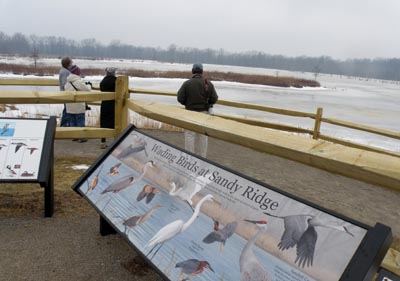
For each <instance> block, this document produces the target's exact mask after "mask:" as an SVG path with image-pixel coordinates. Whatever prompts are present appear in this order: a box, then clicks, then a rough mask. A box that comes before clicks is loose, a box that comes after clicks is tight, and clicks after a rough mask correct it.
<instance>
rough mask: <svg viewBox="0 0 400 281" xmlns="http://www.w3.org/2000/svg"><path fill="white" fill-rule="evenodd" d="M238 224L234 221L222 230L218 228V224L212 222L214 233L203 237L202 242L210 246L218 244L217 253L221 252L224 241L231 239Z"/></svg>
mask: <svg viewBox="0 0 400 281" xmlns="http://www.w3.org/2000/svg"><path fill="white" fill-rule="evenodd" d="M237 225H238V223H237V222H236V221H233V222H230V223H227V224H226V225H225V226H224V227H223V228H219V222H218V221H216V220H215V221H214V231H213V232H211V233H210V234H208V235H207V236H206V237H204V239H203V242H204V243H206V244H211V243H214V242H220V246H219V252H220V253H221V252H222V246H225V242H226V240H227V239H228V238H229V237H231V236H232V235H233V234H234V233H235V231H236V228H237Z"/></svg>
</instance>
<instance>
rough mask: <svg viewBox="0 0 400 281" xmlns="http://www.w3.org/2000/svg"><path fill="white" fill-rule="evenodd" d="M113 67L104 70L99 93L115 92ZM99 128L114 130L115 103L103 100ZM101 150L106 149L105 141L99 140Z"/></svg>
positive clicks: (114, 70)
mask: <svg viewBox="0 0 400 281" xmlns="http://www.w3.org/2000/svg"><path fill="white" fill-rule="evenodd" d="M116 70H117V69H116V68H115V67H107V68H106V76H105V77H104V78H103V80H101V82H100V91H102V92H115V81H116V80H117V77H116V76H115V72H116ZM100 127H101V128H109V129H114V127H115V101H114V100H103V101H102V102H101V106H100ZM101 148H103V149H104V148H107V143H106V139H105V138H102V139H101Z"/></svg>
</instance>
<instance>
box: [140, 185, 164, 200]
mask: <svg viewBox="0 0 400 281" xmlns="http://www.w3.org/2000/svg"><path fill="white" fill-rule="evenodd" d="M159 192H160V190H159V189H158V188H157V187H154V186H151V185H149V184H146V185H145V186H143V189H142V191H141V192H139V194H138V196H137V197H136V201H141V200H142V199H143V198H145V197H146V204H149V203H150V202H151V200H153V198H154V196H156V194H157V193H159Z"/></svg>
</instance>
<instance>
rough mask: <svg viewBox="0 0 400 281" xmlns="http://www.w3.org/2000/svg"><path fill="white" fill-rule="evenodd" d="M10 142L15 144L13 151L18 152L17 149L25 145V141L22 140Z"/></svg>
mask: <svg viewBox="0 0 400 281" xmlns="http://www.w3.org/2000/svg"><path fill="white" fill-rule="evenodd" d="M11 144H14V145H15V153H17V152H18V150H19V149H20V148H21V147H23V146H27V145H26V144H25V143H23V142H12V143H11Z"/></svg>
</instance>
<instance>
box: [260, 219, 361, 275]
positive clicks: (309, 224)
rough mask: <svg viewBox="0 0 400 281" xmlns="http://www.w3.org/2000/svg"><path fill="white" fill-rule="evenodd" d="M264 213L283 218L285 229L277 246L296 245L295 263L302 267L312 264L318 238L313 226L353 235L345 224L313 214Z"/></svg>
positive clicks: (281, 247)
mask: <svg viewBox="0 0 400 281" xmlns="http://www.w3.org/2000/svg"><path fill="white" fill-rule="evenodd" d="M264 214H266V215H268V216H271V217H274V218H279V219H283V223H284V228H285V230H284V232H283V235H282V238H281V241H280V242H279V244H278V248H279V250H281V251H284V250H287V249H290V248H292V247H294V246H296V260H295V263H296V264H298V266H299V267H302V268H304V266H312V265H313V261H314V252H315V245H316V243H317V238H318V233H317V231H316V230H315V227H317V226H318V227H327V228H331V229H335V230H338V231H341V232H344V233H347V234H349V235H350V236H354V235H353V234H352V233H350V232H349V231H348V230H347V228H346V227H345V226H338V225H333V224H331V223H328V222H327V221H325V220H323V219H322V218H319V217H317V216H313V215H291V216H276V215H272V214H270V213H267V212H264Z"/></svg>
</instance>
